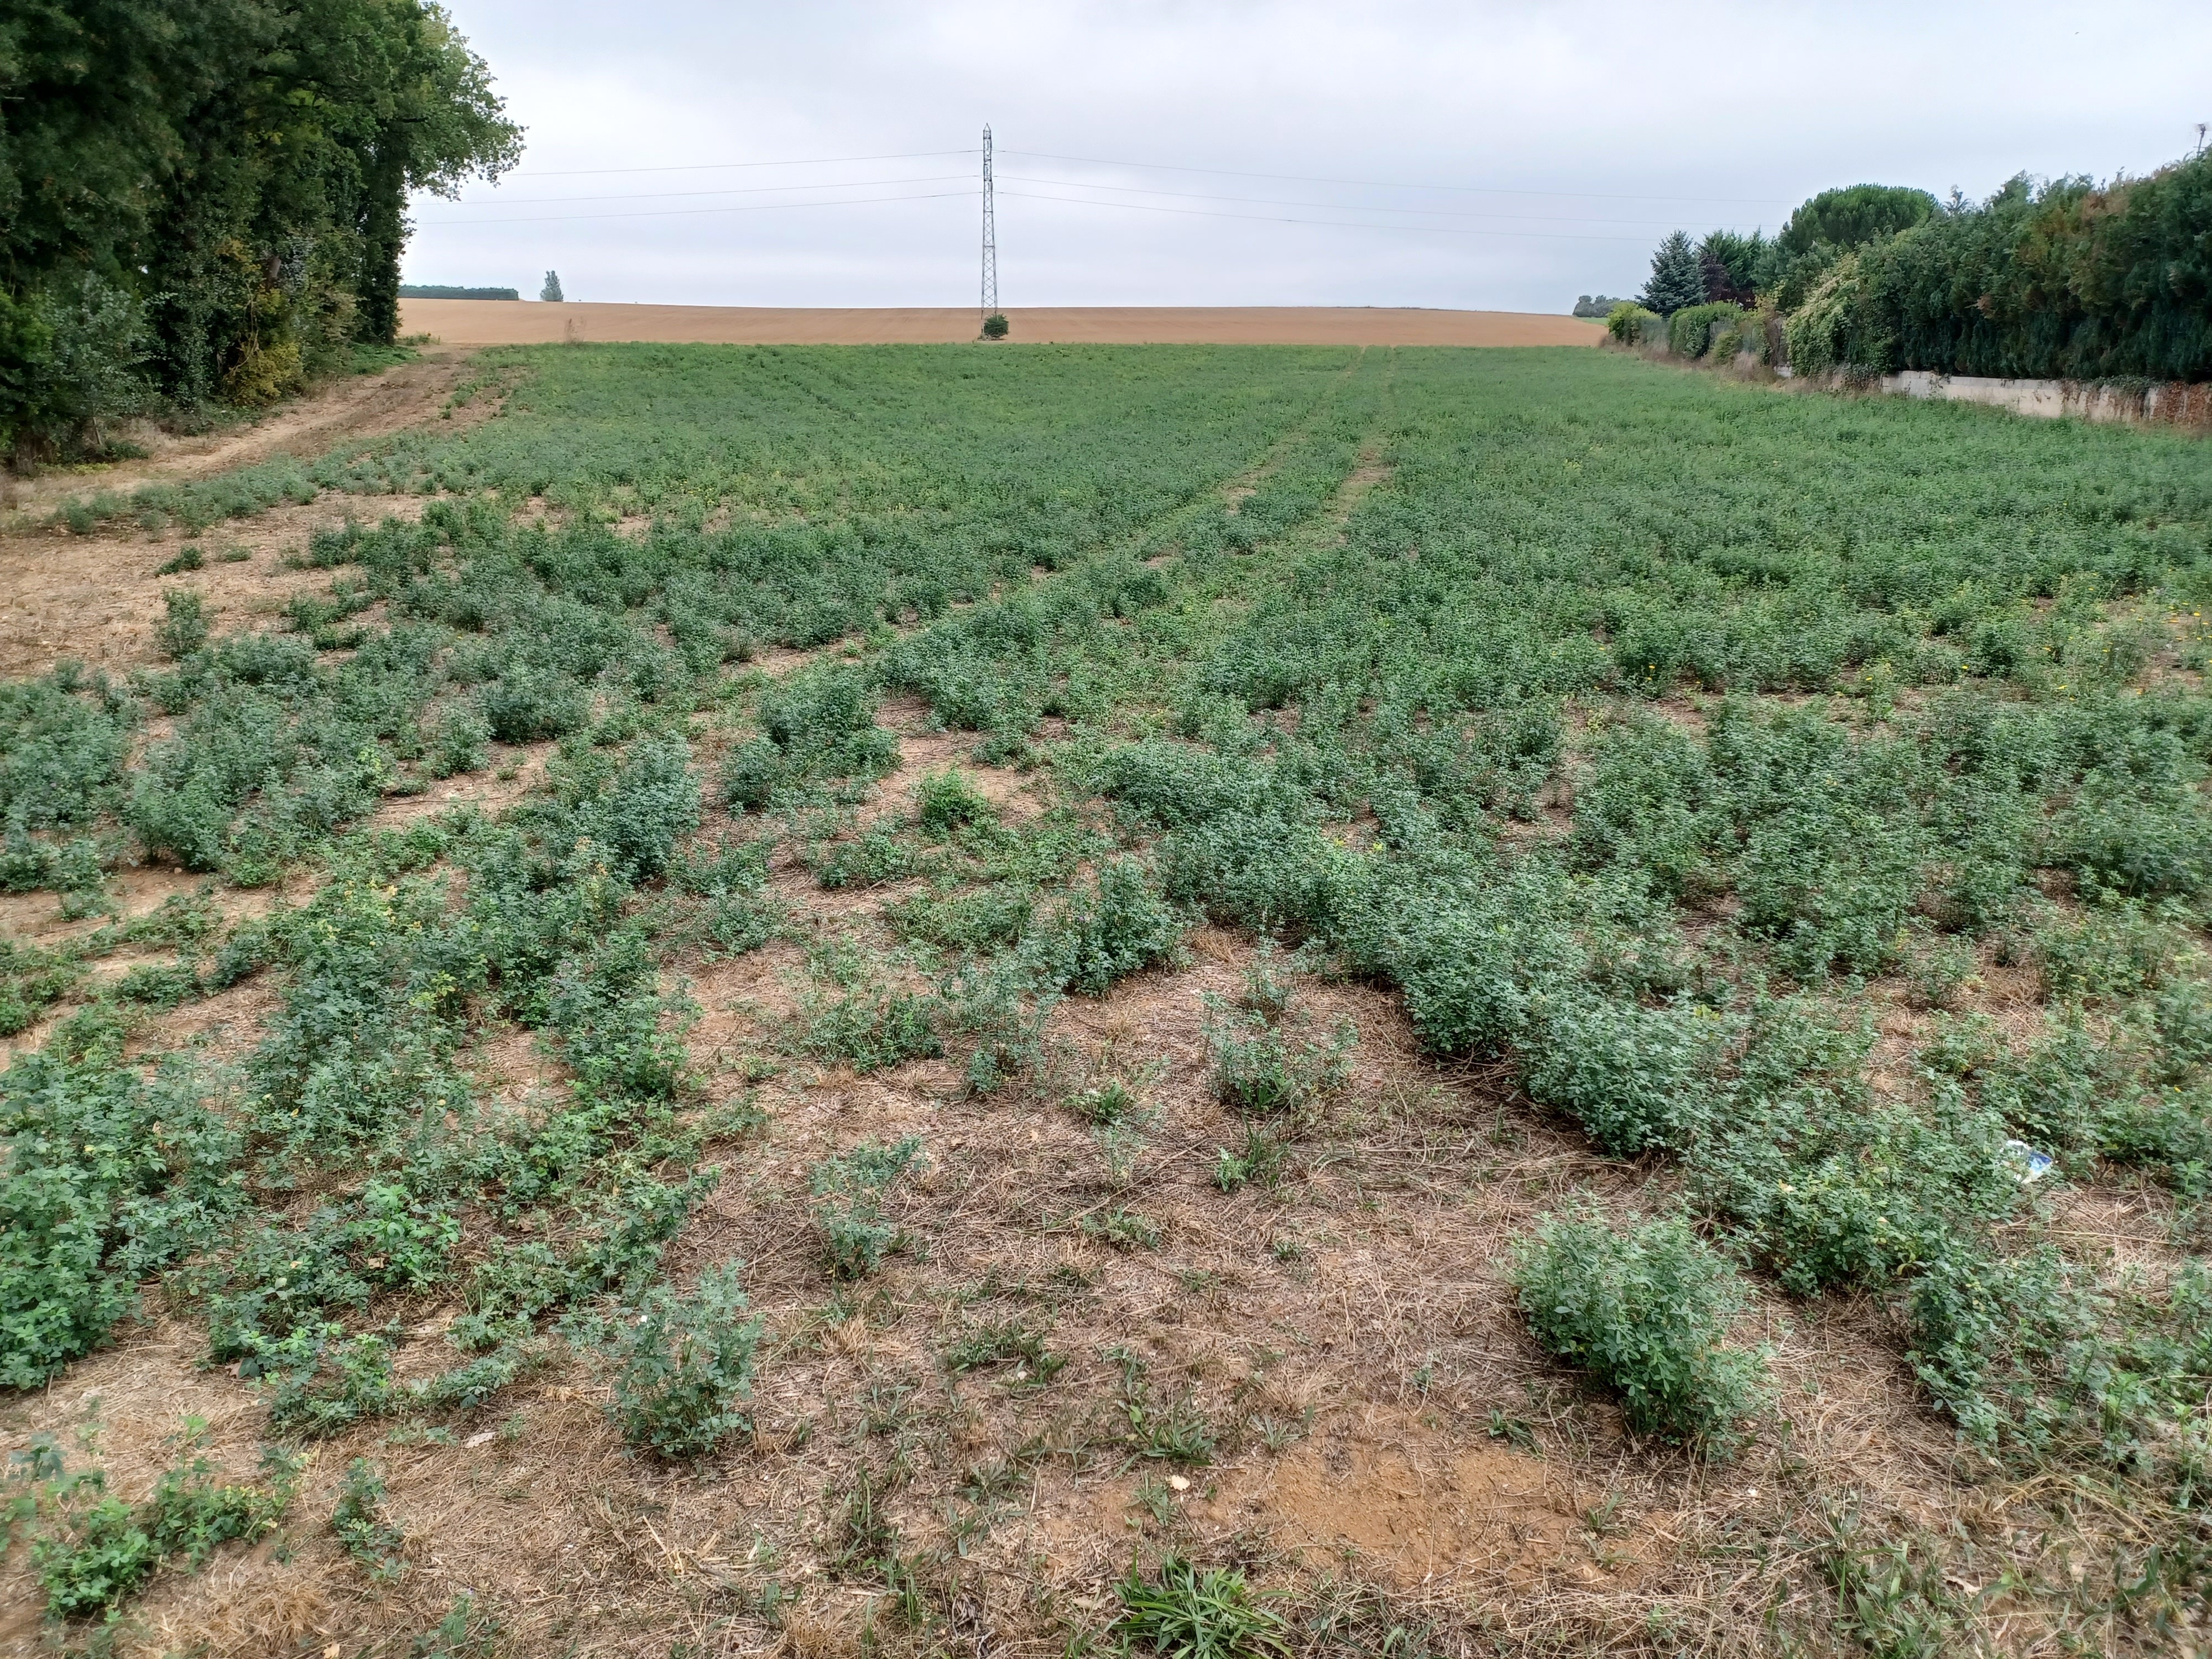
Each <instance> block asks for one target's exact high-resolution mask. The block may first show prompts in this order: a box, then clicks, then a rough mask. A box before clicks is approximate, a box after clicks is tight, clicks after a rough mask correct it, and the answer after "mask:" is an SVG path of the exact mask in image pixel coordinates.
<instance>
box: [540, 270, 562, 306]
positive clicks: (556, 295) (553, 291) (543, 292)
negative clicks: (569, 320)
mask: <svg viewBox="0 0 2212 1659" xmlns="http://www.w3.org/2000/svg"><path fill="white" fill-rule="evenodd" d="M560 297H561V273H560V272H559V271H557V270H549V271H547V272H546V273H545V286H544V288H541V289H538V298H539V299H541V300H555V301H557V300H559V299H560Z"/></svg>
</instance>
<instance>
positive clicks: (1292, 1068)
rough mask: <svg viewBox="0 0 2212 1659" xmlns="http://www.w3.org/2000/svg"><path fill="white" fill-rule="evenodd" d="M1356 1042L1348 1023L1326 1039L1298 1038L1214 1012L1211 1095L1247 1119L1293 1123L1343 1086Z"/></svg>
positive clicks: (1209, 1035)
mask: <svg viewBox="0 0 2212 1659" xmlns="http://www.w3.org/2000/svg"><path fill="white" fill-rule="evenodd" d="M1358 1040H1359V1037H1358V1031H1356V1030H1354V1029H1353V1028H1352V1025H1351V1024H1350V1023H1349V1022H1346V1023H1344V1024H1340V1025H1339V1026H1338V1027H1337V1028H1336V1029H1335V1030H1333V1031H1332V1032H1330V1033H1329V1035H1328V1036H1327V1037H1326V1038H1315V1037H1301V1036H1292V1035H1291V1034H1289V1033H1287V1032H1285V1030H1283V1028H1282V1026H1281V1025H1279V1024H1271V1023H1269V1022H1267V1021H1265V1020H1261V1019H1256V1018H1251V1017H1249V1016H1240V1015H1237V1014H1235V1013H1232V1012H1228V1011H1225V1010H1224V1009H1222V1008H1220V1007H1218V1006H1216V1007H1215V1008H1214V1009H1212V1011H1211V1013H1210V1017H1209V1018H1208V1020H1207V1024H1206V1047H1207V1048H1209V1049H1210V1050H1211V1051H1212V1056H1213V1091H1214V1093H1215V1094H1216V1095H1218V1097H1220V1099H1221V1103H1222V1104H1224V1105H1225V1106H1227V1107H1229V1108H1230V1109H1231V1110H1232V1111H1237V1112H1241V1113H1243V1114H1244V1115H1246V1116H1248V1117H1282V1118H1290V1119H1297V1118H1298V1117H1300V1116H1301V1115H1303V1114H1304V1113H1305V1112H1306V1111H1307V1109H1309V1108H1310V1107H1311V1106H1312V1104H1313V1103H1315V1102H1316V1100H1318V1099H1320V1098H1321V1097H1322V1096H1323V1095H1326V1094H1328V1093H1329V1092H1330V1091H1334V1090H1336V1089H1340V1088H1342V1087H1343V1086H1344V1085H1345V1082H1346V1079H1348V1078H1349V1077H1350V1075H1351V1061H1350V1055H1351V1054H1352V1048H1353V1047H1354V1046H1355V1045H1356V1044H1357V1043H1358Z"/></svg>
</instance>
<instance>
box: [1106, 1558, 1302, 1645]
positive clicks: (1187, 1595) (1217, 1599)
mask: <svg viewBox="0 0 2212 1659" xmlns="http://www.w3.org/2000/svg"><path fill="white" fill-rule="evenodd" d="M1116 1590H1117V1593H1118V1595H1120V1598H1121V1612H1120V1613H1118V1614H1117V1615H1115V1620H1114V1632H1115V1635H1116V1636H1118V1637H1119V1638H1121V1642H1122V1644H1123V1646H1124V1648H1125V1649H1129V1648H1135V1647H1138V1646H1139V1645H1141V1646H1143V1647H1144V1648H1146V1649H1148V1650H1150V1651H1152V1652H1153V1653H1158V1654H1162V1655H1164V1656H1167V1659H1269V1656H1287V1655H1288V1654H1289V1652H1290V1650H1291V1649H1290V1641H1289V1638H1290V1627H1289V1626H1288V1625H1287V1624H1285V1622H1284V1620H1283V1618H1282V1615H1281V1614H1279V1613H1277V1612H1275V1610H1274V1609H1273V1608H1272V1607H1268V1606H1267V1605H1266V1604H1265V1602H1263V1601H1261V1599H1260V1598H1259V1597H1258V1596H1256V1595H1254V1594H1253V1592H1252V1590H1251V1589H1250V1587H1249V1585H1248V1584H1247V1583H1245V1580H1244V1575H1243V1573H1241V1572H1238V1571H1235V1570H1233V1569H1231V1568H1227V1567H1206V1568H1200V1567H1199V1566H1196V1565H1193V1564H1192V1563H1191V1562H1190V1561H1188V1560H1187V1559H1184V1558H1183V1557H1182V1556H1179V1555H1170V1556H1169V1557H1168V1558H1167V1559H1165V1560H1164V1561H1162V1562H1161V1563H1160V1565H1159V1569H1158V1572H1157V1573H1156V1574H1155V1575H1154V1576H1152V1577H1146V1575H1145V1574H1144V1573H1143V1572H1142V1571H1140V1570H1139V1568H1138V1567H1137V1566H1136V1565H1131V1566H1130V1568H1129V1576H1128V1577H1126V1578H1124V1579H1123V1580H1122V1581H1121V1583H1120V1584H1119V1585H1118V1586H1117V1587H1116Z"/></svg>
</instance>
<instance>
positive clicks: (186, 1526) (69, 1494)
mask: <svg viewBox="0 0 2212 1659" xmlns="http://www.w3.org/2000/svg"><path fill="white" fill-rule="evenodd" d="M264 1468H265V1469H266V1472H267V1474H269V1476H270V1481H269V1484H268V1485H267V1486H246V1485H241V1484H239V1483H236V1482H232V1481H227V1480H222V1479H220V1478H218V1476H217V1474H216V1470H215V1468H214V1467H213V1466H212V1465H210V1463H209V1462H208V1461H207V1460H206V1459H205V1458H204V1457H197V1456H196V1457H193V1458H192V1459H191V1460H190V1461H189V1462H183V1463H179V1465H177V1466H176V1467H175V1468H172V1469H170V1470H169V1471H168V1472H167V1474H163V1475H162V1476H161V1480H160V1481H159V1482H157V1483H156V1484H155V1487H154V1495H153V1496H152V1497H151V1498H148V1499H147V1500H146V1501H145V1502H144V1503H143V1504H136V1505H132V1504H125V1502H124V1501H123V1500H122V1499H121V1498H112V1497H108V1496H105V1495H101V1496H99V1497H97V1498H94V1499H93V1500H92V1501H91V1502H89V1503H86V1502H83V1501H82V1499H81V1498H79V1497H78V1494H79V1493H80V1492H93V1493H98V1492H100V1475H99V1474H98V1472H97V1471H94V1472H93V1473H91V1474H86V1475H80V1476H77V1477H76V1478H74V1479H73V1480H64V1481H59V1482H57V1483H56V1484H57V1490H58V1493H59V1495H60V1497H61V1498H62V1500H63V1502H64V1505H65V1506H66V1507H65V1510H64V1513H65V1514H66V1516H67V1519H66V1521H65V1522H64V1526H63V1528H62V1529H61V1530H59V1531H58V1532H55V1533H52V1534H48V1535H46V1536H45V1537H43V1538H40V1539H39V1540H38V1541H36V1542H35V1543H33V1545H32V1546H31V1565H32V1567H33V1571H36V1572H37V1574H38V1576H39V1584H40V1588H41V1589H44V1590H45V1591H46V1610H47V1611H48V1612H49V1613H52V1614H54V1615H55V1616H56V1617H58V1618H64V1619H68V1618H76V1617H82V1616H83V1615H85V1614H88V1613H99V1612H102V1611H104V1610H106V1609H107V1608H110V1607H113V1606H115V1604H116V1603H117V1602H118V1601H122V1600H123V1599H124V1598H125V1597H126V1596H129V1595H133V1594H135V1593H136V1592H137V1590H138V1589H140V1588H141V1587H142V1586H143V1584H144V1583H145V1582H146V1580H147V1579H148V1578H149V1577H152V1576H153V1573H154V1571H155V1569H156V1568H158V1567H160V1566H161V1565H162V1564H163V1563H164V1562H165V1561H167V1560H169V1559H171V1558H173V1557H175V1556H182V1557H184V1558H185V1561H186V1562H187V1564H188V1565H190V1566H191V1568H192V1569H193V1570H194V1571H197V1570H198V1569H199V1568H200V1567H202V1566H204V1565H206V1562H207V1559H208V1557H209V1555H210V1553H213V1551H214V1549H215V1547H216V1546H217V1545H218V1544H223V1543H228V1542H229V1541H231V1540H233V1539H236V1540H240V1541H243V1542H246V1543H252V1541H254V1540H255V1539H257V1538H260V1537H262V1536H264V1534H267V1533H268V1532H269V1531H270V1529H272V1528H274V1527H275V1526H276V1522H277V1521H278V1520H279V1519H280V1518H281V1517H282V1516H283V1513H284V1510H286V1508H287V1507H288V1506H289V1504H290V1503H291V1501H292V1493H293V1490H294V1487H295V1485H296V1484H297V1479H298V1473H299V1466H298V1463H297V1462H296V1461H295V1460H293V1459H291V1458H289V1457H287V1456H286V1455H283V1453H279V1452H271V1453H270V1454H269V1455H267V1456H266V1457H265V1458H264Z"/></svg>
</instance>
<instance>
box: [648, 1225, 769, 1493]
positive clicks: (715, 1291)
mask: <svg viewBox="0 0 2212 1659" xmlns="http://www.w3.org/2000/svg"><path fill="white" fill-rule="evenodd" d="M746 1309H747V1304H746V1302H745V1296H744V1290H743V1288H742V1287H741V1286H740V1285H739V1283H738V1264H737V1263H736V1262H734V1261H730V1262H725V1263H723V1264H722V1265H721V1266H720V1267H710V1268H708V1270H707V1272H706V1273H703V1274H702V1275H701V1276H700V1279H699V1282H698V1284H697V1285H695V1286H694V1287H693V1288H692V1290H691V1291H690V1293H689V1294H685V1293H683V1292H679V1291H676V1290H674V1289H672V1288H671V1287H670V1286H668V1285H656V1286H655V1287H654V1288H653V1289H652V1290H649V1291H647V1292H646V1293H645V1296H644V1297H643V1299H642V1301H641V1303H640V1304H639V1306H638V1311H637V1312H636V1313H635V1315H634V1316H631V1317H630V1318H629V1319H627V1320H625V1321H624V1322H623V1324H622V1325H620V1326H619V1327H617V1332H616V1337H615V1351H616V1354H617V1358H618V1360H619V1362H620V1363H619V1367H618V1369H617V1371H616V1373H615V1400H614V1415H615V1420H616V1421H617V1423H619V1424H620V1425H622V1431H623V1439H625V1440H627V1441H629V1443H630V1444H631V1445H633V1446H635V1447H637V1448H638V1449H641V1450H643V1451H647V1452H651V1453H652V1454H653V1455H655V1456H658V1457H664V1458H668V1459H671V1460H674V1459H678V1458H689V1457H701V1456H703V1455H706V1454H707V1453H708V1452H711V1451H712V1450H714V1448H715V1447H716V1446H718V1445H720V1443H722V1441H723V1439H724V1438H725V1437H726V1436H728V1435H729V1434H731V1433H732V1432H733V1431H736V1430H738V1429H740V1428H743V1427H744V1424H745V1419H744V1415H743V1413H740V1412H739V1411H738V1402H739V1401H742V1400H744V1399H745V1398H746V1397H747V1396H748V1395H750V1393H751V1392H752V1373H753V1354H754V1352H755V1350H756V1349H757V1348H758V1347H759V1346H760V1334H761V1322H760V1321H759V1320H758V1319H757V1318H753V1319H747V1318H746V1317H745V1313H746Z"/></svg>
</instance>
